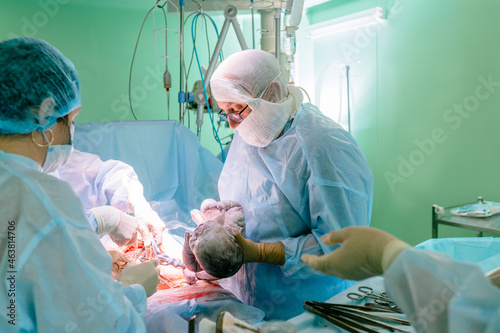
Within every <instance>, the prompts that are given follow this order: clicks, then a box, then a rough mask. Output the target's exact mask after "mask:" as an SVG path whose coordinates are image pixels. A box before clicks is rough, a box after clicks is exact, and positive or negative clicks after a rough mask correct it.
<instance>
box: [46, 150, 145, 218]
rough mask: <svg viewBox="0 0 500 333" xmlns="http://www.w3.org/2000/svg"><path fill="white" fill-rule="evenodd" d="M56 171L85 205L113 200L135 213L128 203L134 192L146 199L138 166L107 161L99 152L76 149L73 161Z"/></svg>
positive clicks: (120, 208) (101, 204) (114, 202)
mask: <svg viewBox="0 0 500 333" xmlns="http://www.w3.org/2000/svg"><path fill="white" fill-rule="evenodd" d="M52 175H53V176H55V177H58V178H59V179H62V180H64V181H66V182H67V183H69V184H70V185H71V187H72V188H73V191H75V193H76V195H77V196H78V197H79V198H80V201H81V202H82V204H83V207H84V208H85V209H90V208H94V207H98V206H103V205H107V204H109V205H111V206H113V207H115V208H117V209H119V210H121V211H123V212H126V213H133V211H132V210H131V208H130V207H129V205H128V200H129V195H130V194H133V195H134V196H136V197H138V198H142V199H143V201H144V202H146V200H145V199H144V194H143V192H144V189H143V186H142V184H141V183H140V181H139V178H138V177H137V174H136V173H135V171H134V169H133V168H132V167H131V166H130V165H128V164H126V163H123V162H121V161H116V160H107V161H104V162H103V161H102V160H101V158H100V157H99V156H98V155H95V154H90V153H85V152H81V151H78V150H74V151H73V153H72V154H71V157H70V159H69V161H68V162H67V163H66V164H65V165H63V166H62V167H61V168H59V169H58V170H57V171H55V172H54V173H52ZM141 202H142V201H141Z"/></svg>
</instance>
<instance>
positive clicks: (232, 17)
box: [205, 5, 248, 89]
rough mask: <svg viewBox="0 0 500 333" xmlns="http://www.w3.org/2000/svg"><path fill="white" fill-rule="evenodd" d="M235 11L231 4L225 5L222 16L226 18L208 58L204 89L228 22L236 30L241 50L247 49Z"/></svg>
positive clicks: (206, 86)
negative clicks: (212, 51) (210, 56)
mask: <svg viewBox="0 0 500 333" xmlns="http://www.w3.org/2000/svg"><path fill="white" fill-rule="evenodd" d="M237 13H238V10H237V9H236V7H235V6H233V5H227V6H226V8H224V16H225V17H226V20H225V21H224V24H223V26H222V30H221V32H220V35H219V40H218V41H217V44H216V45H215V50H214V53H213V54H212V58H211V59H210V65H209V66H208V69H207V73H206V75H205V88H206V89H207V88H208V83H209V82H210V78H211V77H212V74H213V73H214V70H215V64H216V63H217V58H218V56H219V53H220V51H221V49H222V44H224V40H225V39H226V35H227V31H228V30H229V24H231V23H232V24H233V28H234V31H235V32H236V37H238V42H239V43H240V46H241V49H242V50H247V49H248V46H247V43H246V42H245V37H243V33H242V32H241V28H240V24H239V23H238V20H237V19H236V14H237Z"/></svg>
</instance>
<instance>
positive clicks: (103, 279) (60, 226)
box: [0, 151, 146, 332]
mask: <svg viewBox="0 0 500 333" xmlns="http://www.w3.org/2000/svg"><path fill="white" fill-rule="evenodd" d="M40 170H41V168H40V165H38V164H37V163H36V162H34V161H33V160H31V159H29V158H27V157H24V156H21V155H16V154H8V153H5V152H3V151H0V215H1V216H2V223H0V228H1V229H0V230H1V232H0V233H1V235H0V236H1V237H0V255H1V256H0V266H1V271H2V274H1V279H2V283H1V284H0V303H1V304H3V305H2V308H3V310H2V311H1V314H0V316H1V318H0V319H1V320H0V332H19V331H20V332H35V331H38V332H145V331H146V330H145V326H144V322H143V319H144V316H145V313H146V293H145V291H144V289H143V288H142V286H140V285H131V286H128V287H122V286H121V285H120V284H119V283H118V282H116V281H114V280H113V279H112V278H111V276H110V272H111V257H110V256H109V255H108V253H107V252H106V250H105V249H104V247H103V246H102V245H101V243H100V242H99V239H98V238H97V236H96V235H95V233H94V231H92V230H91V228H90V226H89V223H88V221H87V219H86V218H85V215H84V212H83V208H82V205H81V203H80V201H79V200H78V198H77V197H76V196H75V194H74V192H73V191H72V189H71V188H70V186H69V185H68V184H66V183H65V182H63V181H61V180H58V179H56V178H54V177H52V176H49V175H46V174H44V173H42V172H40ZM11 221H12V222H11ZM9 231H10V233H9ZM12 244H14V245H12ZM8 250H11V252H8ZM12 251H13V252H12ZM9 260H10V261H9ZM11 303H13V304H14V309H13V310H11V309H7V308H6V307H7V305H8V304H11ZM12 320H14V321H13V322H11V323H15V325H12V324H11V323H9V321H12Z"/></svg>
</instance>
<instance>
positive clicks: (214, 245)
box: [182, 199, 245, 279]
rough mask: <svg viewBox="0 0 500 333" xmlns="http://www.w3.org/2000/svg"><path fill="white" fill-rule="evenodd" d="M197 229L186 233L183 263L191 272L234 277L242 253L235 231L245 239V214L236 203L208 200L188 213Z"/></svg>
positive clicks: (240, 263)
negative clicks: (199, 207) (198, 208)
mask: <svg viewBox="0 0 500 333" xmlns="http://www.w3.org/2000/svg"><path fill="white" fill-rule="evenodd" d="M191 217H192V218H193V221H195V222H196V224H197V225H198V227H197V228H196V229H195V230H194V232H193V234H192V235H191V234H190V233H189V232H186V234H185V237H184V248H183V251H182V260H183V261H184V264H185V265H186V267H187V268H188V269H189V270H191V271H193V272H200V271H203V270H204V271H205V272H206V273H208V274H210V275H212V276H214V277H216V278H219V279H222V278H226V277H229V276H232V275H234V274H236V272H237V271H238V270H239V269H240V268H241V265H242V264H243V251H242V249H241V247H240V245H239V244H238V242H237V241H236V234H235V231H237V232H238V233H240V234H241V235H242V236H243V237H245V215H244V214H243V208H242V207H241V206H240V204H238V203H237V202H234V201H230V200H225V201H219V202H216V201H215V200H213V199H207V200H205V201H203V203H202V204H201V209H200V210H197V209H194V210H192V211H191Z"/></svg>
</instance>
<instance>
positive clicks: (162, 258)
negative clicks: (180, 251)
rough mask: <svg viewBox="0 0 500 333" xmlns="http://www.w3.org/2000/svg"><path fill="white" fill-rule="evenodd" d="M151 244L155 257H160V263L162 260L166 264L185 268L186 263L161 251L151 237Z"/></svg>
mask: <svg viewBox="0 0 500 333" xmlns="http://www.w3.org/2000/svg"><path fill="white" fill-rule="evenodd" d="M151 245H152V247H153V251H154V252H155V254H156V257H158V259H160V263H162V264H163V263H164V262H166V263H167V264H170V265H172V266H174V267H181V268H186V265H184V263H183V262H182V260H180V259H176V258H170V257H169V256H168V255H166V254H165V253H161V252H160V249H159V248H158V245H157V244H156V239H154V238H153V240H152V242H151Z"/></svg>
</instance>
